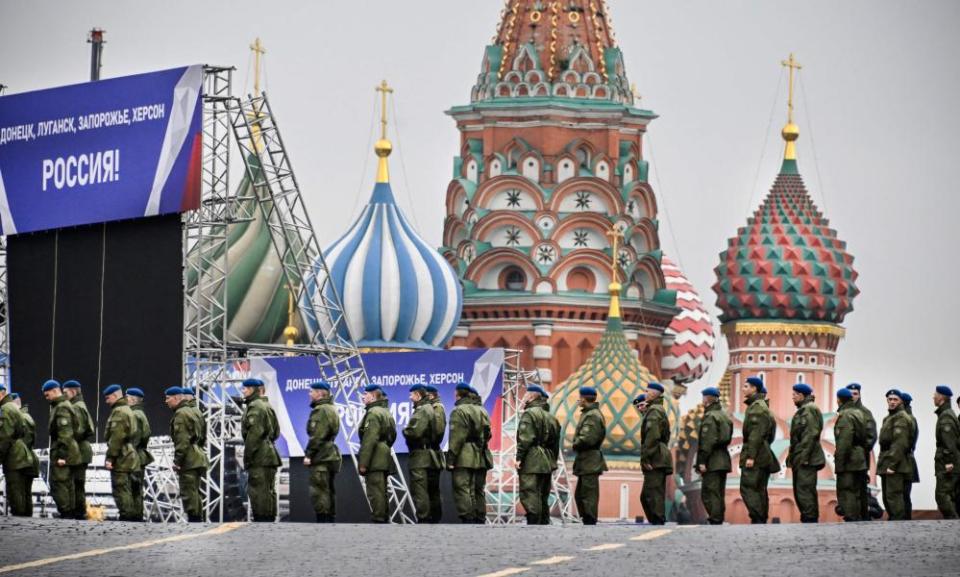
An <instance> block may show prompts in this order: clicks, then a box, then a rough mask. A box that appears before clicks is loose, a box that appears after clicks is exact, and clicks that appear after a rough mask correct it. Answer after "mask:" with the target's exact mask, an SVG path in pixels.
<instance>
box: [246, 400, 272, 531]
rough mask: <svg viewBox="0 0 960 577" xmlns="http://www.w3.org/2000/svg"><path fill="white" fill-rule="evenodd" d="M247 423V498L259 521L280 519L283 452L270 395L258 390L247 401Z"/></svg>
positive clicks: (254, 518)
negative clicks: (279, 475)
mask: <svg viewBox="0 0 960 577" xmlns="http://www.w3.org/2000/svg"><path fill="white" fill-rule="evenodd" d="M245 405H246V406H245V407H244V411H243V424H242V425H241V427H240V434H241V436H242V437H243V468H244V469H246V470H247V498H248V499H250V509H251V510H252V512H253V520H254V521H255V522H268V523H270V522H273V521H276V520H277V483H276V481H277V469H278V468H280V454H279V453H277V447H276V445H274V442H275V441H276V440H277V439H278V438H279V437H280V424H279V423H278V422H277V415H276V413H274V412H273V407H271V406H270V403H269V401H267V398H266V397H264V396H262V395H260V393H259V392H255V393H253V394H252V395H250V396H249V397H247V398H246V400H245Z"/></svg>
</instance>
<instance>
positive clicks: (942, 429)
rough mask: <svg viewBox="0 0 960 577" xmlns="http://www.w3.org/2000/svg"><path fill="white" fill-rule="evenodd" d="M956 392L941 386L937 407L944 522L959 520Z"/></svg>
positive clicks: (940, 503) (935, 396)
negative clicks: (954, 401) (952, 407)
mask: <svg viewBox="0 0 960 577" xmlns="http://www.w3.org/2000/svg"><path fill="white" fill-rule="evenodd" d="M952 397H953V391H952V390H950V387H948V386H946V385H939V386H937V389H936V392H935V393H934V394H933V404H934V406H936V407H937V429H936V431H937V432H936V436H937V452H936V453H934V457H933V468H934V472H935V473H936V475H937V488H936V492H935V493H934V494H935V496H936V498H937V509H940V514H941V515H943V518H944V519H956V518H957V509H956V507H957V505H956V499H957V476H958V474H960V423H958V422H957V416H956V414H954V412H953V409H951V408H950V399H951V398H952Z"/></svg>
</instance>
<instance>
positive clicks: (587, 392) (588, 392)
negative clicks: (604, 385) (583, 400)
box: [580, 387, 597, 397]
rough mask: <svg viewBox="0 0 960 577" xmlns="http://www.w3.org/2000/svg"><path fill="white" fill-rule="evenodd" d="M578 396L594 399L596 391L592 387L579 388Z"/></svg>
mask: <svg viewBox="0 0 960 577" xmlns="http://www.w3.org/2000/svg"><path fill="white" fill-rule="evenodd" d="M580 396H581V397H596V396H597V389H595V388H593V387H580Z"/></svg>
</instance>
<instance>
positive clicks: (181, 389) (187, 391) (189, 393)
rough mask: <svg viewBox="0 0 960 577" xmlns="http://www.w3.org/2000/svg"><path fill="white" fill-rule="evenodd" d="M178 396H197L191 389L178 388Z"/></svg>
mask: <svg viewBox="0 0 960 577" xmlns="http://www.w3.org/2000/svg"><path fill="white" fill-rule="evenodd" d="M180 394H182V395H193V396H194V397H195V396H197V391H195V390H193V387H180Z"/></svg>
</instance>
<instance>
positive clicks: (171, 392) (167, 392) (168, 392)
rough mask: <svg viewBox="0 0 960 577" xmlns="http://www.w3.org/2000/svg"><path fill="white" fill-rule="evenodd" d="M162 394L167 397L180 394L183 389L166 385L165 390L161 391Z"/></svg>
mask: <svg viewBox="0 0 960 577" xmlns="http://www.w3.org/2000/svg"><path fill="white" fill-rule="evenodd" d="M163 394H164V395H165V396H167V397H175V396H177V395H182V394H183V389H181V388H180V387H167V390H165V391H163Z"/></svg>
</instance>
